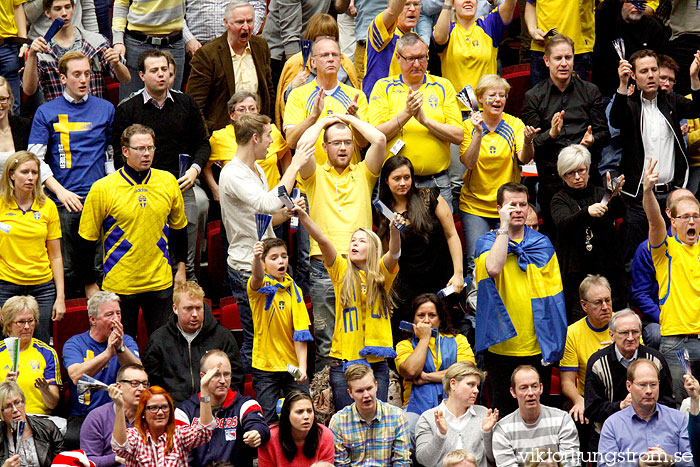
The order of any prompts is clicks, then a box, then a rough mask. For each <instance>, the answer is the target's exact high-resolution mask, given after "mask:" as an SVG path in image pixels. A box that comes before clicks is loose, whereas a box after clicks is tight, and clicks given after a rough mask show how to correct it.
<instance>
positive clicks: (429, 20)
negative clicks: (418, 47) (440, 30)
mask: <svg viewBox="0 0 700 467" xmlns="http://www.w3.org/2000/svg"><path fill="white" fill-rule="evenodd" d="M438 16H440V12H439V11H438V12H437V14H435V15H427V14H425V13H424V12H423V11H421V12H420V16H419V17H418V24H416V34H418V35H419V36H420V38H421V39H423V40H424V41H425V43H426V44H430V37H431V36H432V35H433V27H434V26H435V23H437V19H438Z"/></svg>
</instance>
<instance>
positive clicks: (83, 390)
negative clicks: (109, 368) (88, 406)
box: [77, 373, 109, 404]
mask: <svg viewBox="0 0 700 467" xmlns="http://www.w3.org/2000/svg"><path fill="white" fill-rule="evenodd" d="M108 388H109V386H107V385H106V384H105V383H103V382H102V381H100V380H97V379H95V378H93V377H92V376H88V375H86V374H85V373H83V376H81V377H80V379H79V380H78V387H77V389H78V402H80V403H81V404H85V395H86V394H92V393H93V392H99V391H106V390H107V389H108Z"/></svg>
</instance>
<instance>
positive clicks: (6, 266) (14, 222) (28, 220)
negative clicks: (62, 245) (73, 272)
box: [0, 198, 61, 285]
mask: <svg viewBox="0 0 700 467" xmlns="http://www.w3.org/2000/svg"><path fill="white" fill-rule="evenodd" d="M57 238H61V221H60V220H59V218H58V210H57V209H56V204H54V202H53V201H51V200H50V199H49V198H46V202H45V203H44V205H43V206H41V207H39V203H37V202H36V200H34V203H32V206H31V207H30V208H29V209H28V210H27V212H23V211H22V210H21V209H20V208H19V207H17V203H15V204H14V206H12V205H9V206H8V205H6V204H5V203H3V202H2V201H0V252H1V253H0V280H3V281H7V282H11V283H13V284H17V285H37V284H44V283H46V282H48V281H50V280H51V279H52V278H53V272H51V261H50V260H49V251H48V248H47V246H46V242H47V241H48V240H55V239H57Z"/></svg>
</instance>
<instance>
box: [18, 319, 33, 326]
mask: <svg viewBox="0 0 700 467" xmlns="http://www.w3.org/2000/svg"><path fill="white" fill-rule="evenodd" d="M35 324H36V320H35V319H34V318H32V319H27V320H21V321H15V325H16V326H17V327H18V328H23V327H25V326H27V325H29V326H34V325H35Z"/></svg>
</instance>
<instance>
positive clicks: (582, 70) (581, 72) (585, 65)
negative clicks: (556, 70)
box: [530, 31, 593, 87]
mask: <svg viewBox="0 0 700 467" xmlns="http://www.w3.org/2000/svg"><path fill="white" fill-rule="evenodd" d="M545 32H547V31H545ZM592 65H593V53H592V52H587V53H583V54H576V55H574V71H575V72H576V73H577V74H578V76H579V78H581V79H582V80H584V81H590V80H589V79H588V77H589V75H590V74H591V68H592ZM547 78H549V69H548V68H547V67H546V65H545V64H544V52H536V51H534V50H533V51H531V52H530V87H533V86H535V85H536V84H537V83H539V82H540V81H543V80H545V79H547Z"/></svg>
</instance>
